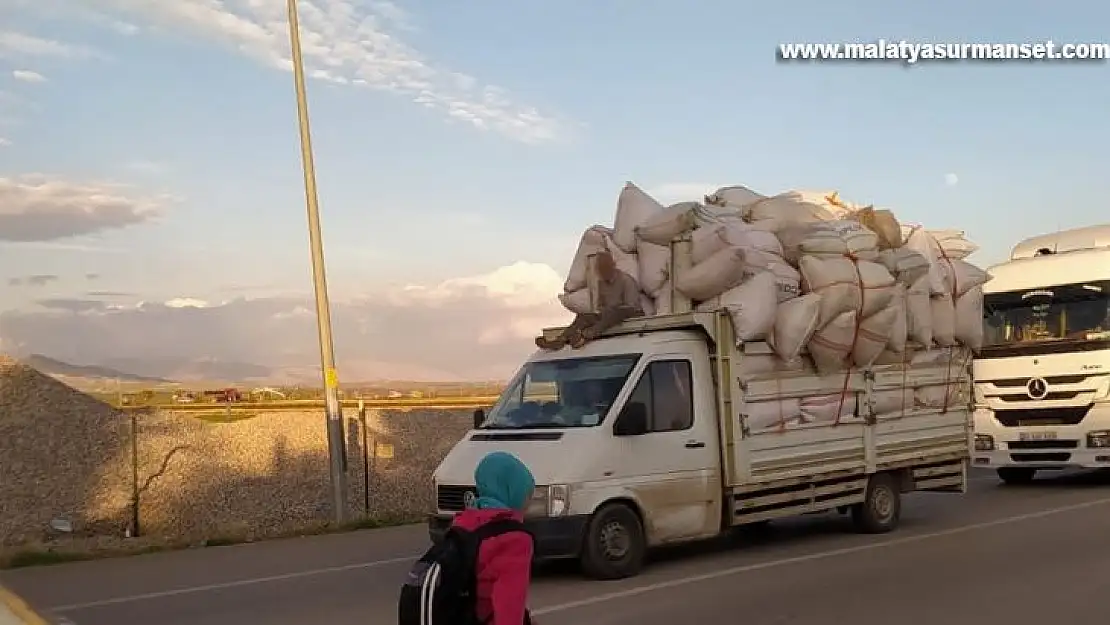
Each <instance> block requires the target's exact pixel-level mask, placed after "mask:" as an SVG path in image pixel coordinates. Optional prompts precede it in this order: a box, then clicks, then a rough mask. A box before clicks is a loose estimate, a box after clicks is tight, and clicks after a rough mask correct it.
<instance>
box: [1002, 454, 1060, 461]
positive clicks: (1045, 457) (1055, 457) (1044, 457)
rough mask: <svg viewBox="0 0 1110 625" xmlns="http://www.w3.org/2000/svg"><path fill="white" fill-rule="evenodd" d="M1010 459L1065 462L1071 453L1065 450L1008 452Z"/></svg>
mask: <svg viewBox="0 0 1110 625" xmlns="http://www.w3.org/2000/svg"><path fill="white" fill-rule="evenodd" d="M1010 459H1011V460H1013V461H1014V462H1067V461H1068V460H1071V454H1069V453H1066V452H1054V453H1041V454H1037V453H1026V454H1010Z"/></svg>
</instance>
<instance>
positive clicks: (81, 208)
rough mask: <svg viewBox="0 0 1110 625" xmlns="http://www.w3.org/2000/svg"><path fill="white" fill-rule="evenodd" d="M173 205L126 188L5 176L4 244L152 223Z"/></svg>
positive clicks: (0, 187) (0, 236) (0, 237)
mask: <svg viewBox="0 0 1110 625" xmlns="http://www.w3.org/2000/svg"><path fill="white" fill-rule="evenodd" d="M167 203H168V198H166V197H164V196H157V197H144V196H142V195H139V194H137V193H135V192H134V190H133V189H130V188H128V187H125V186H122V185H116V184H110V183H104V182H92V183H81V182H72V181H67V180H62V179H58V178H54V177H50V176H45V175H42V174H33V175H27V176H22V177H19V178H0V241H16V242H44V241H54V240H56V239H65V238H68V237H75V236H80V235H86V234H93V233H96V232H102V231H105V230H115V229H119V228H125V227H128V226H133V225H137V224H141V223H144V222H148V221H150V220H152V219H154V218H155V217H157V216H158V214H159V213H160V211H161V210H162V209H163V208H164V207H165V205H166V204H167Z"/></svg>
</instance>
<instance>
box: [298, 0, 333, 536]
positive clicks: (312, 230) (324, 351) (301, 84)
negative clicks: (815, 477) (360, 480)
mask: <svg viewBox="0 0 1110 625" xmlns="http://www.w3.org/2000/svg"><path fill="white" fill-rule="evenodd" d="M287 4H288V9H289V42H290V45H291V48H292V51H293V80H294V84H295V87H296V92H297V121H298V125H299V126H300V131H301V165H302V168H303V169H304V194H305V203H306V204H307V207H308V240H309V245H310V246H311V248H312V284H313V286H314V288H315V292H316V325H317V328H318V330H319V335H320V365H321V367H322V369H323V372H324V402H325V407H324V412H325V414H326V416H327V424H328V459H329V465H330V467H331V494H332V514H333V515H334V517H333V518H334V520H335V522H336V523H345V522H346V521H347V441H346V439H345V438H344V436H343V411H342V409H341V408H340V406H339V376H338V374H337V373H336V371H335V348H334V343H333V342H332V336H331V307H330V305H329V304H328V280H327V275H326V271H325V269H324V242H323V238H322V237H321V234H320V203H319V199H318V197H317V193H316V165H315V163H314V162H313V159H312V134H311V133H310V132H309V126H308V96H307V94H306V89H305V78H304V58H303V57H302V55H301V27H300V20H299V19H298V16H297V0H287Z"/></svg>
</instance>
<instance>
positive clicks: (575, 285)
mask: <svg viewBox="0 0 1110 625" xmlns="http://www.w3.org/2000/svg"><path fill="white" fill-rule="evenodd" d="M612 234H613V231H612V230H610V229H608V228H606V227H605V226H592V227H590V228H588V229H587V230H586V232H584V233H583V234H582V238H581V239H579V241H578V250H577V251H576V252H575V253H574V260H572V261H571V263H570V271H568V272H567V281H566V282H565V283H563V291H565V292H567V293H570V292H572V291H577V290H578V289H581V288H583V287H585V286H586V277H587V276H586V274H587V272H588V271H589V262H590V256H592V255H593V254H596V253H598V252H600V251H602V250H604V249H606V245H605V239H606V237H609V236H611V235H612Z"/></svg>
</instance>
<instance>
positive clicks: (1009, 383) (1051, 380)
mask: <svg viewBox="0 0 1110 625" xmlns="http://www.w3.org/2000/svg"><path fill="white" fill-rule="evenodd" d="M1089 377H1091V376H1089V375H1082V374H1080V375H1050V376H1048V377H1046V378H1045V379H1044V381H1045V382H1048V385H1049V386H1056V385H1057V384H1082V383H1083V382H1086V381H1087V378H1089ZM1031 379H1032V378H1004V379H1002V380H984V381H986V382H990V383H991V384H993V385H995V386H997V387H998V388H1025V385H1026V384H1029V380H1031Z"/></svg>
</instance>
